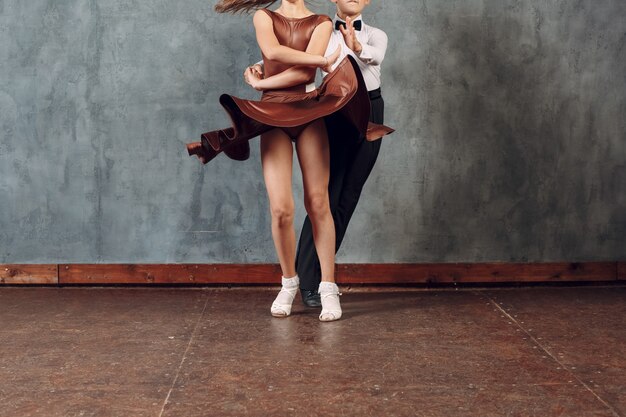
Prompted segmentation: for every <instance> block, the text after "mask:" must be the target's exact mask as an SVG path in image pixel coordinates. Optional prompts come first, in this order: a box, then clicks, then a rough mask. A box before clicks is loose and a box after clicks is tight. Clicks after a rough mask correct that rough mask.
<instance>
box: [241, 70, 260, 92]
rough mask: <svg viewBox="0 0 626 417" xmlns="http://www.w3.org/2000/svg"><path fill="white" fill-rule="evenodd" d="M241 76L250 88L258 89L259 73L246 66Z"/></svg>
mask: <svg viewBox="0 0 626 417" xmlns="http://www.w3.org/2000/svg"><path fill="white" fill-rule="evenodd" d="M243 78H244V79H245V80H246V83H248V84H250V86H252V88H254V89H255V90H260V88H259V86H258V84H259V81H261V78H260V77H259V73H258V72H256V71H255V70H253V69H252V67H248V68H246V71H245V72H244V73H243Z"/></svg>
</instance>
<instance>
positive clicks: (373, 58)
mask: <svg viewBox="0 0 626 417" xmlns="http://www.w3.org/2000/svg"><path fill="white" fill-rule="evenodd" d="M337 20H339V21H340V22H343V21H344V20H343V19H341V18H340V17H339V16H338V15H337V13H335V17H334V18H333V33H332V34H331V36H330V41H329V42H328V47H327V48H326V52H325V53H324V55H325V56H327V55H330V54H332V53H333V52H335V49H337V45H341V52H340V54H339V58H338V59H337V61H336V62H335V63H334V64H333V66H332V67H331V70H333V69H335V68H336V67H337V65H339V62H341V60H342V59H343V58H344V57H345V56H346V55H348V54H349V55H352V56H353V57H354V58H355V60H356V62H357V64H359V68H360V69H361V73H362V74H363V79H364V80H365V85H366V87H367V90H368V91H371V90H375V89H377V88H378V87H380V65H381V63H382V62H383V59H384V58H385V52H386V51H387V34H386V33H385V32H383V31H382V30H381V29H378V28H375V27H374V26H370V25H367V24H365V22H363V19H362V17H361V15H358V16H357V17H355V18H354V19H352V20H353V21H355V20H361V30H355V31H354V33H355V34H356V38H357V40H358V41H359V43H360V44H361V46H362V48H363V49H362V50H361V53H360V54H358V55H357V54H356V53H354V51H352V50H351V49H350V48H348V46H347V45H346V42H345V40H344V38H343V34H342V33H341V31H340V30H338V29H337V30H335V29H334V28H335V22H336V21H337ZM257 64H260V65H263V60H261V61H259V62H257ZM320 71H321V73H322V76H323V77H325V76H326V75H328V73H327V72H325V71H322V70H321V69H320Z"/></svg>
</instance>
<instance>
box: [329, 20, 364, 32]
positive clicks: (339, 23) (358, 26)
mask: <svg viewBox="0 0 626 417" xmlns="http://www.w3.org/2000/svg"><path fill="white" fill-rule="evenodd" d="M339 26H343V27H344V29H345V28H346V22H344V21H343V20H337V21H335V30H339ZM352 26H353V27H354V30H361V21H360V20H355V21H354V22H352Z"/></svg>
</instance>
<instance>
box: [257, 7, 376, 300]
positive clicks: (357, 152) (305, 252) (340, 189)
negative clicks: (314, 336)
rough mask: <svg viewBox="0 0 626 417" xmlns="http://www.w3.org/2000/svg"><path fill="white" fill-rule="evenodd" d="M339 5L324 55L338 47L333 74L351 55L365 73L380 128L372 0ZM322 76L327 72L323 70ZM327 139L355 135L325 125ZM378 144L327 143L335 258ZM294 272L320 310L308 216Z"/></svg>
mask: <svg viewBox="0 0 626 417" xmlns="http://www.w3.org/2000/svg"><path fill="white" fill-rule="evenodd" d="M330 1H331V2H333V3H335V4H336V6H337V12H336V13H335V17H334V18H333V27H334V30H333V34H332V36H331V38H330V42H329V43H328V48H327V49H326V53H325V54H324V55H328V54H330V53H332V52H334V51H335V49H336V48H337V45H341V55H340V56H339V58H338V59H337V62H336V63H335V65H334V66H333V68H332V69H334V67H335V66H336V65H337V64H338V63H339V62H340V61H341V60H342V59H343V57H345V56H346V54H350V55H352V56H353V57H354V58H355V59H356V61H357V63H358V64H359V68H360V69H361V72H362V74H363V79H364V80H365V84H366V86H367V89H368V91H369V97H370V103H371V113H370V121H372V122H374V123H381V124H382V123H384V120H383V119H384V101H383V98H382V96H381V90H380V65H381V63H382V61H383V59H384V57H385V52H386V50H387V35H386V34H385V32H383V31H382V30H381V29H378V28H375V27H373V26H370V25H367V24H365V23H364V22H363V19H362V17H361V12H362V11H363V9H364V8H365V7H366V6H367V5H369V4H370V0H357V1H355V0H330ZM262 65H263V61H260V62H257V63H256V64H255V65H253V66H252V67H249V68H248V69H246V71H250V70H252V71H256V72H258V73H259V74H260V75H261V77H262V73H263V67H262ZM322 75H323V76H324V77H325V76H326V75H328V73H326V72H324V71H322ZM327 127H328V135H329V137H331V136H335V135H338V136H336V137H341V136H344V135H350V134H353V132H341V131H339V130H338V129H337V128H336V127H335V124H334V123H328V124H327ZM381 141H382V138H381V139H378V140H375V141H371V142H370V141H367V140H365V139H364V138H361V140H360V142H359V145H357V146H356V148H355V146H354V145H353V144H350V145H349V148H350V151H349V152H348V151H347V149H348V142H349V141H348V140H341V139H339V140H333V139H330V140H329V142H330V145H331V147H330V164H331V166H330V180H329V184H328V190H329V197H330V208H331V212H332V215H333V219H334V223H335V233H336V245H335V253H337V251H338V250H339V246H340V245H341V242H342V241H343V237H344V235H345V233H346V229H347V227H348V222H349V221H350V218H351V217H352V213H354V209H355V208H356V206H357V203H358V201H359V197H360V195H361V190H362V188H363V185H364V184H365V181H366V180H367V177H368V176H369V174H370V172H371V170H372V168H373V166H374V163H375V162H376V158H377V157H378V152H379V150H380V145H381ZM296 272H297V274H298V276H299V277H300V293H301V295H302V301H303V302H304V304H305V305H307V306H309V307H320V306H321V305H322V304H321V301H320V296H319V294H318V293H317V292H316V289H317V288H318V287H319V283H320V281H321V269H320V264H319V259H318V257H317V252H316V250H315V243H314V241H313V229H312V226H311V221H310V219H309V216H308V215H307V216H306V218H305V220H304V224H303V225H302V231H301V233H300V240H299V242H298V248H297V252H296Z"/></svg>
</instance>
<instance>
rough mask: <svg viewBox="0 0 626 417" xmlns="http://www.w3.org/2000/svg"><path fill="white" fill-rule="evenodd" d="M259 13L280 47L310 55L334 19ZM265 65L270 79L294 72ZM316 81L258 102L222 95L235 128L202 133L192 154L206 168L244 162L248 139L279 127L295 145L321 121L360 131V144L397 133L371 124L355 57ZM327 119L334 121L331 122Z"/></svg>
mask: <svg viewBox="0 0 626 417" xmlns="http://www.w3.org/2000/svg"><path fill="white" fill-rule="evenodd" d="M261 10H264V11H265V12H267V14H268V15H269V16H270V17H271V18H272V22H273V25H274V33H275V34H276V38H277V39H278V42H279V43H280V44H281V45H285V46H288V47H290V48H292V49H297V50H299V51H305V50H306V48H307V46H308V43H309V40H310V39H311V35H312V33H313V30H314V29H315V27H316V26H317V25H318V24H320V23H322V22H324V21H326V20H331V18H330V17H329V16H327V15H318V14H314V15H310V16H306V17H303V18H289V17H285V16H282V15H280V14H279V13H276V12H273V11H271V10H269V9H265V8H264V9H261ZM331 21H332V20H331ZM263 66H264V74H265V77H269V76H271V75H274V74H278V73H280V72H282V71H284V70H286V69H288V68H290V67H291V66H292V64H283V63H282V62H278V61H272V60H270V59H267V57H265V55H263ZM314 82H315V75H313V77H312V78H311V79H310V80H308V81H307V82H305V83H302V84H298V85H295V86H292V87H288V88H281V89H273V90H265V91H263V94H262V96H261V100H260V101H256V100H247V99H242V98H239V97H235V96H232V95H230V94H222V95H221V96H220V98H219V101H220V104H221V105H222V106H223V107H224V109H225V110H226V112H227V113H228V115H229V117H230V120H231V122H232V126H231V127H228V128H225V129H218V130H213V131H210V132H206V133H203V134H201V136H200V138H201V141H200V142H193V143H189V144H187V151H188V153H189V155H196V154H197V155H198V156H201V157H202V158H203V159H204V161H203V162H204V163H207V162H209V161H210V160H211V159H213V158H215V157H216V156H217V155H218V154H219V153H220V152H222V151H224V153H225V154H226V155H227V156H228V157H230V158H231V159H234V160H238V161H243V160H246V159H248V158H249V156H250V144H249V143H248V141H249V140H250V139H252V138H254V137H256V136H259V135H261V134H262V133H264V132H267V131H269V130H271V129H274V128H281V129H282V130H283V131H284V132H285V133H286V134H287V135H289V137H290V138H291V139H292V140H293V141H295V140H296V139H297V138H298V136H299V135H300V133H301V132H302V130H304V128H305V127H306V126H308V125H309V124H310V123H312V122H313V121H315V120H317V119H319V118H321V117H323V118H325V119H326V122H327V123H328V122H329V121H330V120H332V123H349V124H351V125H352V127H354V128H355V129H356V130H355V132H356V134H357V135H356V138H357V139H362V138H365V139H366V140H368V141H372V140H377V139H380V138H381V137H382V136H384V135H386V134H389V133H392V132H393V131H394V129H392V128H390V127H388V126H385V125H382V124H377V123H373V122H370V121H369V117H370V100H369V96H368V93H367V88H366V86H365V81H364V80H363V75H362V74H361V70H360V69H359V66H358V64H357V63H356V61H355V60H354V58H353V57H352V56H350V55H346V57H344V58H343V59H342V60H341V61H340V62H339V64H338V65H337V67H335V69H334V70H333V71H332V72H330V73H329V74H328V75H326V77H325V78H324V80H323V81H322V84H321V85H320V86H319V87H317V88H312V87H311V83H314ZM307 87H308V88H307ZM313 87H314V85H313ZM307 89H308V90H311V91H307ZM329 116H333V117H332V118H327V117H329ZM333 140H350V139H348V138H333ZM355 143H356V142H355ZM200 145H201V146H200Z"/></svg>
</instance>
